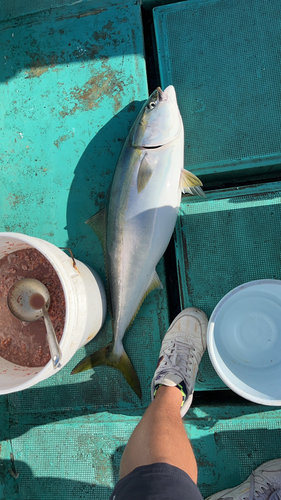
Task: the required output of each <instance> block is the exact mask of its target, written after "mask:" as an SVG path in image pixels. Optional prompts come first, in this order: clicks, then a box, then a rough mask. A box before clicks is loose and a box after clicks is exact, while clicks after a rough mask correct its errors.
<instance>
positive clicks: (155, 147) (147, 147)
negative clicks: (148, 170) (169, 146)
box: [138, 144, 164, 149]
mask: <svg viewBox="0 0 281 500" xmlns="http://www.w3.org/2000/svg"><path fill="white" fill-rule="evenodd" d="M162 146H164V144H158V145H157V146H138V147H139V149H158V148H162Z"/></svg>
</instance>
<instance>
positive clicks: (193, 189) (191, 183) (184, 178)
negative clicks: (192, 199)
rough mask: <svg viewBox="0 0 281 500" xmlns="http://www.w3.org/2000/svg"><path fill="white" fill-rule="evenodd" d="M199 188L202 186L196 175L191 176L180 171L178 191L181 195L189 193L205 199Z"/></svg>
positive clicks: (189, 173)
mask: <svg viewBox="0 0 281 500" xmlns="http://www.w3.org/2000/svg"><path fill="white" fill-rule="evenodd" d="M200 186H203V184H202V182H201V181H200V179H198V177H196V175H194V174H192V173H191V172H189V171H188V170H184V169H182V171H181V176H180V189H181V191H182V193H189V194H194V195H198V196H203V197H205V196H206V195H205V193H204V191H203V189H201V187H200Z"/></svg>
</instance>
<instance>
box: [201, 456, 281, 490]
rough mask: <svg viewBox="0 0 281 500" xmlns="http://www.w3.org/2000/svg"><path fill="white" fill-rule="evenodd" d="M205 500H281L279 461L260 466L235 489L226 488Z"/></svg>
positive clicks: (280, 466)
mask: <svg viewBox="0 0 281 500" xmlns="http://www.w3.org/2000/svg"><path fill="white" fill-rule="evenodd" d="M206 500H281V459H280V458H277V459H276V460H270V462H265V463H264V464H262V465H260V466H259V467H258V468H257V469H256V470H254V471H253V472H252V474H251V475H250V476H249V477H248V479H246V481H244V483H242V484H240V485H239V486H236V488H228V489H227V490H223V491H220V492H218V493H215V494H214V495H211V496H209V497H208V499H206Z"/></svg>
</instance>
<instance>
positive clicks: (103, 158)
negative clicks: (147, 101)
mask: <svg viewBox="0 0 281 500" xmlns="http://www.w3.org/2000/svg"><path fill="white" fill-rule="evenodd" d="M142 104H143V102H140V101H134V102H132V103H130V104H129V105H127V106H126V107H125V108H123V109H122V110H121V111H120V112H119V113H117V114H116V115H115V116H114V117H113V118H111V120H109V121H108V122H107V123H106V125H104V126H103V127H102V128H101V129H100V130H99V132H98V133H97V134H96V135H95V137H94V138H93V139H92V140H91V141H90V143H89V144H88V146H87V147H86V149H85V151H84V153H83V154H82V156H81V158H80V160H79V162H78V164H77V166H76V168H75V171H74V178H73V182H72V184H71V187H70V191H69V197H68V202H67V227H66V228H67V232H68V247H69V248H70V249H71V250H72V252H73V254H74V256H75V257H76V258H78V259H79V260H81V261H82V262H84V263H85V264H88V265H90V266H91V267H92V268H93V269H95V270H96V271H97V272H98V273H99V274H100V276H101V278H102V279H103V280H105V271H104V258H103V254H102V248H101V245H100V243H99V241H98V238H97V236H96V235H95V234H94V232H93V231H92V229H91V228H90V227H89V226H87V225H85V221H86V220H87V219H89V217H91V216H92V215H94V214H95V213H97V212H98V211H99V210H101V209H102V208H104V206H105V205H106V201H107V193H108V189H109V187H110V184H111V181H112V178H113V174H114V171H115V167H116V165H117V161H118V158H119V155H120V152H121V149H122V147H123V144H124V142H125V140H126V137H127V135H128V133H129V130H130V128H131V126H132V124H133V122H134V120H135V118H136V116H137V114H138V111H139V110H140V108H141V106H142Z"/></svg>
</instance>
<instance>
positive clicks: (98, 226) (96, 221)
mask: <svg viewBox="0 0 281 500" xmlns="http://www.w3.org/2000/svg"><path fill="white" fill-rule="evenodd" d="M85 224H88V226H90V227H91V228H92V230H93V231H94V232H95V233H96V235H97V237H98V239H99V240H100V243H101V246H102V249H103V251H104V252H105V247H106V209H105V208H103V209H102V210H100V211H99V212H98V213H97V214H95V215H93V216H92V217H90V219H88V220H86V222H85Z"/></svg>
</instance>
